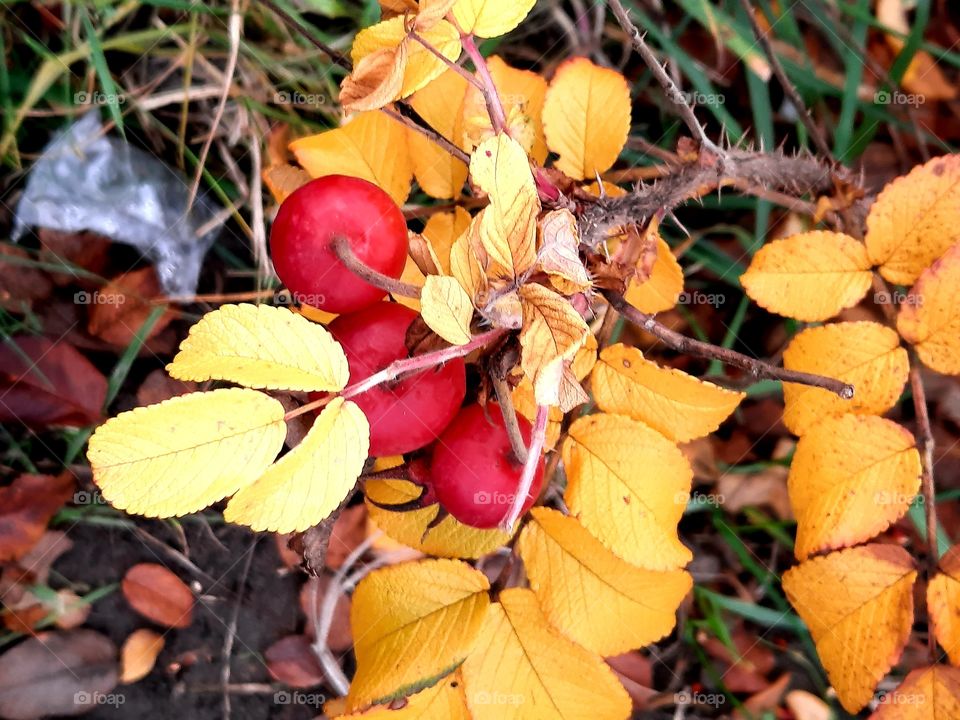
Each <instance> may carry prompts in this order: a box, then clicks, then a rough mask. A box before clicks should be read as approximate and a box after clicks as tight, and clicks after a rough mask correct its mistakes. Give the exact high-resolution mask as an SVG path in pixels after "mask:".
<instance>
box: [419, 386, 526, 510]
mask: <svg viewBox="0 0 960 720" xmlns="http://www.w3.org/2000/svg"><path fill="white" fill-rule="evenodd" d="M517 421H518V422H519V424H520V435H521V436H522V437H523V440H524V442H525V443H527V444H529V442H530V433H531V427H530V423H529V422H527V420H526V419H525V418H523V417H518V418H517ZM522 473H523V464H522V463H520V462H519V461H518V460H517V458H516V456H515V455H514V454H513V448H512V446H511V445H510V438H509V436H508V435H507V431H506V428H505V425H504V421H503V415H502V414H501V412H500V407H499V406H498V405H496V404H494V403H490V404H488V405H487V406H486V407H484V406H482V405H468V406H467V407H465V408H463V409H462V410H461V411H460V412H459V413H458V414H457V416H456V417H455V418H454V419H453V422H451V423H450V425H448V426H447V429H446V430H444V432H443V434H442V435H441V436H440V439H439V440H437V442H436V444H435V445H434V447H433V456H432V458H431V461H430V485H431V487H432V489H433V492H434V494H435V495H436V498H437V500H438V501H439V503H440V506H441V507H443V508H445V509H446V510H447V512H449V513H450V514H451V515H453V516H454V517H455V518H456V519H457V520H459V521H460V522H462V523H464V524H465V525H471V526H473V527H477V528H493V527H496V526H497V525H498V524H499V523H500V522H501V521H502V520H503V519H504V518H505V516H506V514H507V512H508V510H509V509H510V505H511V504H512V502H513V498H514V497H515V496H516V493H517V486H518V485H519V484H520V475H521V474H522ZM542 485H543V458H542V457H541V458H540V460H539V462H538V464H537V470H536V474H535V475H534V478H533V485H532V486H531V488H530V492H529V493H528V494H527V498H526V500H525V501H524V503H523V511H524V512H526V511H527V510H529V509H530V507H531V506H532V505H533V503H534V502H535V501H536V499H537V496H538V495H539V494H540V488H541V486H542Z"/></svg>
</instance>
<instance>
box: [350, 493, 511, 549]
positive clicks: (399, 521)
mask: <svg viewBox="0 0 960 720" xmlns="http://www.w3.org/2000/svg"><path fill="white" fill-rule="evenodd" d="M364 491H365V493H366V496H367V498H368V500H367V511H368V513H369V514H370V519H371V520H372V521H373V522H374V523H375V524H376V526H377V527H378V528H380V529H381V530H383V532H384V533H386V534H387V535H388V536H389V537H391V538H392V539H394V540H396V541H397V542H399V543H402V544H403V545H406V546H407V547H411V548H413V549H414V550H419V551H420V552H422V553H425V554H427V555H434V556H437V557H450V558H478V557H481V556H483V555H486V554H487V553H490V552H493V551H494V550H496V549H497V548H499V547H503V546H504V545H505V544H506V543H507V541H508V540H510V538H511V537H512V535H511V534H510V533H505V532H501V531H500V530H481V529H480V528H474V527H470V526H469V525H464V524H463V523H461V522H460V521H459V520H457V519H456V518H455V517H453V516H452V515H448V516H447V517H445V518H444V519H443V520H441V521H440V523H439V524H438V525H437V526H436V527H433V528H430V530H429V531H428V530H427V526H428V525H429V524H430V522H431V521H433V519H434V518H435V517H436V516H437V513H438V512H439V511H440V506H439V505H436V504H434V505H428V506H427V507H425V508H422V509H420V510H411V511H405V512H392V511H390V510H385V509H383V508H382V507H378V506H377V505H375V504H374V503H373V502H371V500H372V501H376V502H378V503H380V504H381V505H385V504H391V505H396V504H397V503H404V502H409V501H411V500H414V499H415V498H417V497H418V495H419V488H418V487H417V486H416V485H414V484H413V483H411V482H408V481H406V480H392V479H390V480H371V481H369V482H367V483H366V484H365V486H364Z"/></svg>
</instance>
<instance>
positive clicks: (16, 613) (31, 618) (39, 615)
mask: <svg viewBox="0 0 960 720" xmlns="http://www.w3.org/2000/svg"><path fill="white" fill-rule="evenodd" d="M49 614H50V611H49V610H48V609H47V608H45V607H44V606H43V605H29V606H27V607H22V608H6V609H5V610H4V611H3V626H4V627H5V628H7V630H10V631H11V632H16V633H22V634H24V635H33V629H34V628H35V627H36V626H37V624H38V623H39V622H40V621H41V620H43V619H44V618H45V617H47V615H49Z"/></svg>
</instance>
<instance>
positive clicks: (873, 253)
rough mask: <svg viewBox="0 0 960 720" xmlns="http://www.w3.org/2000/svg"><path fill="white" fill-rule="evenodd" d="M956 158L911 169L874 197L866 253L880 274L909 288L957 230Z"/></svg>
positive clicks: (959, 179) (959, 166)
mask: <svg viewBox="0 0 960 720" xmlns="http://www.w3.org/2000/svg"><path fill="white" fill-rule="evenodd" d="M958 197H960V155H944V156H942V157H938V158H934V159H933V160H930V161H929V162H927V163H926V164H924V165H920V166H918V167H915V168H914V169H913V170H911V171H910V172H909V173H907V174H906V175H904V176H903V177H899V178H897V179H896V180H894V181H893V182H891V183H890V184H889V185H887V186H886V187H885V188H884V189H883V192H881V193H880V194H879V195H878V196H877V200H876V202H875V203H874V204H873V207H871V208H870V213H869V215H867V236H866V238H865V242H866V244H867V252H868V253H869V255H870V261H871V262H872V263H873V264H874V265H879V266H880V274H881V275H883V277H885V278H886V279H887V280H889V281H890V282H892V283H896V284H897V285H910V284H911V283H913V281H914V280H916V279H917V277H918V276H919V275H920V273H921V272H922V271H923V269H924V268H925V267H927V266H928V265H930V264H931V263H932V262H933V261H934V260H936V259H937V258H938V257H940V256H941V255H942V254H943V253H944V252H945V251H946V250H947V248H949V247H950V246H951V245H953V243H954V242H955V241H956V238H957V231H958V228H960V201H958Z"/></svg>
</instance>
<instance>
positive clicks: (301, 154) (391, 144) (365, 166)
mask: <svg viewBox="0 0 960 720" xmlns="http://www.w3.org/2000/svg"><path fill="white" fill-rule="evenodd" d="M290 150H291V151H292V152H293V154H294V156H296V158H297V162H299V163H300V164H301V165H302V166H303V168H304V169H305V170H306V171H307V172H308V173H310V175H311V177H315V178H318V177H323V176H324V175H350V176H352V177H358V178H362V179H364V180H368V181H369V182H372V183H374V184H375V185H379V186H380V187H381V188H382V189H383V190H384V192H386V193H387V194H388V195H389V196H390V197H392V198H393V201H394V202H395V203H397V205H402V204H403V202H404V201H405V200H406V199H407V195H409V194H410V183H411V181H412V180H413V165H412V161H411V159H410V150H409V147H408V145H407V128H406V127H404V126H403V125H401V124H400V123H399V122H397V121H396V120H394V119H393V118H391V117H390V116H388V115H387V114H386V113H383V112H379V111H376V110H373V111H370V112H364V113H359V114H358V115H357V116H356V117H355V118H354V119H353V120H351V121H350V122H348V123H347V124H346V125H344V126H343V127H339V128H334V129H333V130H327V131H326V132H322V133H319V134H318V135H310V136H308V137H304V138H300V139H299V140H294V141H293V142H292V143H290Z"/></svg>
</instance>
